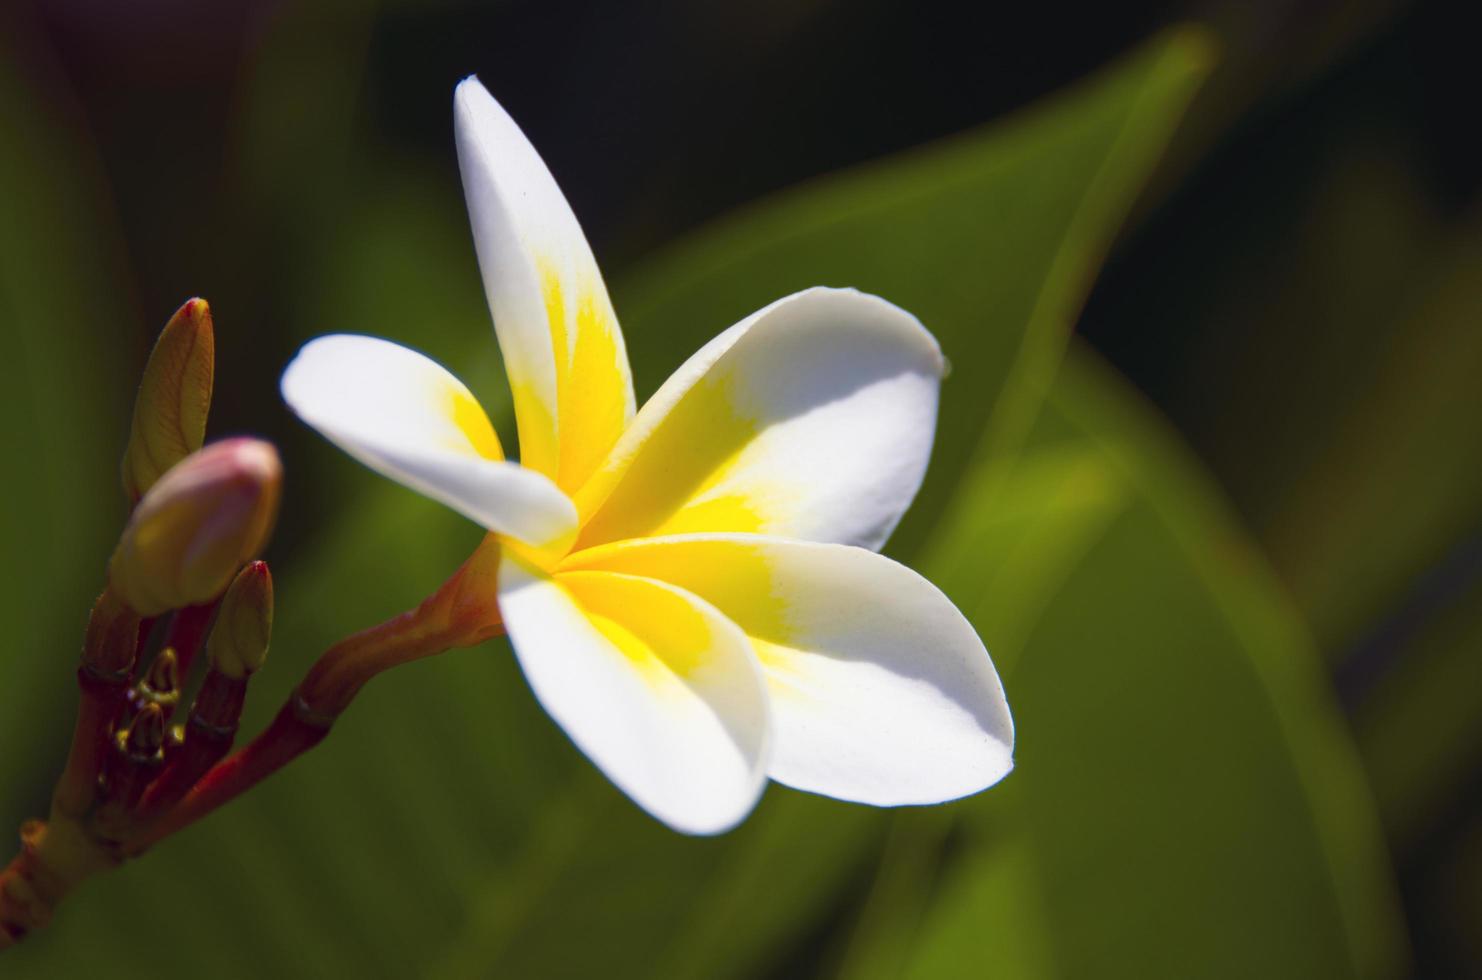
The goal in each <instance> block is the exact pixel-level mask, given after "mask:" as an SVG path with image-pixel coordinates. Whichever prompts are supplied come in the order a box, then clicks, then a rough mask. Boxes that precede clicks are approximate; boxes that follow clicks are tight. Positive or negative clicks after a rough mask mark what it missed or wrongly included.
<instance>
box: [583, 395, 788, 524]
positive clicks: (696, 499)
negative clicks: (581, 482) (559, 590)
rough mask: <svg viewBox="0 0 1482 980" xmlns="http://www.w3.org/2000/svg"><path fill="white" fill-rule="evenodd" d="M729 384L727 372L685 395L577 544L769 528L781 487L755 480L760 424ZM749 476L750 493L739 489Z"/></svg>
mask: <svg viewBox="0 0 1482 980" xmlns="http://www.w3.org/2000/svg"><path fill="white" fill-rule="evenodd" d="M727 388H728V385H727V382H726V379H724V378H707V379H705V380H703V381H701V382H700V383H699V384H697V385H696V386H695V387H694V388H693V389H691V390H690V391H689V392H688V393H686V394H685V396H684V397H683V398H682V399H680V401H679V404H677V405H675V406H674V409H673V410H672V411H671V412H670V413H669V415H668V416H667V417H665V418H664V420H663V421H662V422H660V423H659V425H658V427H657V428H656V429H655V430H654V432H653V434H652V435H651V436H650V437H649V438H648V440H647V441H646V442H645V443H644V445H643V446H642V448H640V449H639V451H638V455H637V457H636V458H635V459H634V460H633V463H632V465H631V466H630V468H629V469H628V471H627V473H625V474H624V475H623V477H622V479H621V480H620V481H619V483H618V485H617V487H616V488H615V489H614V490H613V492H612V493H611V494H610V495H609V496H608V497H607V498H606V499H605V500H603V501H602V503H601V504H600V505H599V506H598V507H597V509H596V512H595V513H593V514H591V515H590V517H589V519H588V520H587V521H586V524H585V526H584V527H583V529H582V533H581V535H580V536H579V537H578V539H577V547H578V548H589V547H593V546H596V545H599V544H602V543H604V542H608V541H617V540H621V539H623V538H637V537H647V536H651V535H659V534H685V533H691V532H706V531H709V532H726V531H730V532H738V533H753V534H754V533H760V532H764V531H765V530H766V529H767V502H768V498H772V499H775V498H776V497H778V496H779V495H780V494H781V492H782V491H781V488H780V487H772V486H765V485H763V483H762V482H761V481H758V480H757V479H756V476H757V471H756V468H755V467H753V466H751V465H750V463H751V460H749V459H748V458H747V450H748V448H750V447H751V445H752V444H753V442H754V441H755V440H756V438H757V435H758V434H759V430H758V425H757V423H756V421H755V420H754V419H751V418H748V417H746V416H744V415H742V414H741V413H740V412H738V411H737V410H736V407H735V406H736V401H735V399H734V398H732V397H731V395H730V394H729V392H728V390H727ZM743 474H744V477H745V479H744V481H742V480H738V479H737V477H738V476H741V475H743ZM743 482H744V486H745V489H744V492H741V491H737V490H736V489H733V488H732V487H733V485H734V484H736V483H743ZM584 516H586V515H584Z"/></svg>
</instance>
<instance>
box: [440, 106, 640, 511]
mask: <svg viewBox="0 0 1482 980" xmlns="http://www.w3.org/2000/svg"><path fill="white" fill-rule="evenodd" d="M454 125H455V128H456V130H457V143H458V165H459V169H460V170H461V171H462V173H463V189H464V194H465V196H466V197H467V199H468V214H469V219H470V221H471V222H472V224H473V238H474V246H475V248H476V249H477V251H478V257H479V268H480V269H481V270H482V272H483V277H484V291H485V293H486V294H487V296H488V299H489V311H490V312H491V313H492V314H493V316H494V329H495V331H496V332H497V333H498V335H499V346H500V348H501V349H502V351H503V353H504V363H505V369H506V371H507V372H508V374H509V383H510V389H511V391H512V393H513V396H514V404H515V415H516V419H517V421H518V423H519V427H520V462H521V463H522V464H524V465H525V466H527V467H530V468H531V469H535V470H538V471H539V472H541V473H544V474H546V475H547V476H549V477H551V478H552V479H553V480H555V481H556V483H557V484H558V485H559V486H560V487H561V488H562V489H563V490H566V491H568V492H570V491H573V490H575V489H576V488H577V487H579V486H580V485H581V484H582V482H584V481H585V480H586V478H587V477H588V476H589V475H590V474H591V472H592V470H593V469H594V468H595V467H596V466H597V464H598V463H599V462H601V461H602V459H603V458H604V457H605V456H606V454H607V452H608V450H609V449H611V448H612V445H613V443H614V442H616V441H617V438H618V436H619V435H620V434H621V433H622V431H623V429H624V428H625V427H626V426H627V424H628V421H629V420H630V419H631V418H632V417H633V381H632V376H631V374H630V372H629V368H628V355H627V352H626V350H625V348H624V346H623V335H622V331H621V330H620V329H619V328H618V322H617V317H616V316H614V315H613V311H612V302H611V301H610V300H609V299H608V296H607V287H606V286H605V285H604V284H603V282H602V274H601V273H600V272H599V271H598V269H597V262H596V260H595V259H594V258H593V257H592V250H591V247H590V246H588V245H587V240H586V237H585V236H584V235H583V234H582V230H581V226H580V225H578V224H577V221H576V216H575V215H573V214H572V213H571V206H570V205H568V204H567V203H566V198H565V197H564V196H563V195H562V193H561V189H560V188H559V187H557V186H556V181H555V179H554V178H553V177H552V176H551V173H550V171H549V170H547V169H546V165H545V163H544V161H542V160H541V159H540V155H539V154H538V153H536V152H535V148H534V147H533V146H531V145H530V141H529V140H528V139H526V138H525V134H524V133H522V132H521V131H520V128H519V127H518V126H516V125H515V123H514V120H512V119H510V117H509V114H508V113H506V112H505V111H504V109H503V107H501V106H500V105H499V103H497V102H495V101H494V99H493V98H492V97H491V96H490V95H489V93H488V92H487V91H486V90H485V89H484V87H483V85H481V84H480V83H479V81H478V79H476V78H468V79H465V80H464V81H463V82H462V84H460V85H459V86H458V91H457V94H456V95H455V97H454Z"/></svg>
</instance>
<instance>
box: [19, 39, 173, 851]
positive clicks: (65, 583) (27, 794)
mask: <svg viewBox="0 0 1482 980" xmlns="http://www.w3.org/2000/svg"><path fill="white" fill-rule="evenodd" d="M28 40H32V37H31V34H30V32H29V31H28V30H27V29H25V26H24V23H23V22H21V21H20V18H19V17H17V18H16V19H15V22H12V21H11V18H10V17H9V15H0V132H3V133H4V136H3V137H0V187H3V188H5V207H4V220H0V330H3V336H4V339H5V351H6V376H5V383H4V384H0V418H3V419H4V430H5V452H4V470H3V485H4V488H5V489H4V498H5V506H4V507H3V508H0V555H4V558H5V568H4V569H3V570H0V622H3V623H5V624H6V637H7V640H6V645H5V651H4V653H0V746H9V747H14V746H21V745H35V744H38V743H39V744H46V745H53V746H57V749H56V751H55V753H44V752H37V753H32V752H17V751H4V752H0V826H3V827H4V828H6V830H7V832H8V831H9V829H11V828H14V827H15V826H17V825H18V823H19V821H20V820H22V819H24V818H26V817H29V816H32V815H33V813H34V811H35V810H36V809H38V808H40V807H44V806H45V804H46V801H47V800H48V799H49V792H50V780H51V779H52V778H54V777H55V770H56V769H58V768H59V767H60V765H61V762H62V760H63V759H64V758H65V752H66V749H65V745H66V739H67V738H68V737H70V730H71V729H70V726H71V719H72V711H73V710H74V708H73V705H74V704H75V696H76V695H75V692H76V687H75V684H74V682H73V678H72V672H73V670H74V669H75V667H76V663H77V654H78V651H79V649H80V645H81V640H82V627H83V625H84V624H85V623H86V622H87V611H88V609H89V607H90V606H91V605H92V601H93V599H94V598H96V596H97V593H98V591H99V590H100V589H101V588H102V584H103V569H104V565H105V563H106V562H107V560H108V553H109V551H110V550H111V548H112V544H113V540H114V536H115V535H116V534H117V532H118V529H119V528H120V527H121V526H122V521H123V517H124V514H125V509H124V503H123V497H122V491H121V490H120V488H119V476H118V459H119V457H120V455H121V454H122V452H123V442H124V438H125V436H126V435H127V429H128V418H129V415H128V412H129V410H130V408H131V407H132V404H131V401H130V399H131V397H132V394H133V389H134V387H135V386H136V385H137V384H138V378H137V375H134V376H132V377H131V375H133V372H134V371H136V370H138V369H140V368H142V366H143V356H144V353H145V352H144V351H135V350H132V349H131V347H132V345H133V341H134V340H135V338H136V337H138V336H139V331H138V330H137V328H136V327H135V325H134V323H133V322H131V316H132V310H133V304H132V302H131V297H130V295H129V292H128V289H127V288H126V286H125V283H126V277H125V275H124V269H123V263H122V260H121V254H120V249H119V240H118V235H117V229H116V228H115V227H113V225H112V223H111V218H112V210H111V207H110V205H109V203H108V202H107V200H106V197H105V195H104V192H103V187H102V182H101V180H100V178H99V174H98V173H97V172H96V163H95V161H94V160H93V159H92V157H91V148H90V147H89V146H88V145H87V143H86V142H85V141H84V139H83V138H82V132H83V130H82V127H81V125H80V122H79V120H78V118H77V117H76V115H75V114H74V113H72V112H71V111H69V109H70V105H69V103H68V102H67V101H66V99H65V98H64V97H63V96H62V93H60V92H58V91H56V86H57V85H58V82H57V79H56V78H55V77H54V76H52V75H51V74H50V73H49V72H47V71H46V69H47V68H48V67H49V66H48V65H47V63H46V62H45V61H44V57H43V52H44V49H42V48H38V47H37V46H34V45H29V44H27V41H28ZM23 53H24V55H25V56H24V57H23V56H22V55H23ZM181 298H182V299H184V298H185V297H181ZM168 312H169V311H164V313H163V314H162V316H161V320H160V325H161V326H163V325H164V316H165V315H168Z"/></svg>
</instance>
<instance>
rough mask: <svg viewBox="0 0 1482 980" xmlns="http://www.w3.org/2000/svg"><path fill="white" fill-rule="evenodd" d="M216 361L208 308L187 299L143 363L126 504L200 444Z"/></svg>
mask: <svg viewBox="0 0 1482 980" xmlns="http://www.w3.org/2000/svg"><path fill="white" fill-rule="evenodd" d="M215 360H216V338H215V335H214V333H213V331H212V328H211V308H210V307H209V306H207V305H206V301H205V300H203V299H192V300H188V301H187V302H186V304H185V305H184V306H182V307H180V309H178V310H176V311H175V315H174V316H172V317H171V318H170V322H169V323H167V324H165V329H164V330H163V331H161V332H160V336H159V340H157V341H156V342H155V345H154V350H153V352H151V353H150V355H149V361H148V363H147V364H145V366H144V378H143V380H142V381H141V382H140V384H139V396H138V398H137V399H136V400H135V402H134V421H133V423H132V425H131V426H130V428H129V445H128V448H127V449H125V450H124V456H123V466H122V471H123V472H122V475H123V488H124V494H125V495H127V496H128V498H129V501H130V502H131V503H133V502H136V501H138V500H139V498H140V497H142V496H144V494H145V493H146V492H147V491H148V490H149V488H150V487H152V486H154V484H155V482H156V481H157V480H159V478H160V477H161V476H163V475H164V474H165V472H166V471H168V470H169V469H170V467H172V466H174V465H175V464H176V463H178V462H180V461H181V460H182V459H184V458H185V457H186V456H188V455H190V454H191V453H193V452H195V451H196V450H197V449H200V448H201V443H202V442H203V441H204V440H205V437H206V413H207V412H208V411H209V410H210V408H211V386H212V383H213V374H214V365H215Z"/></svg>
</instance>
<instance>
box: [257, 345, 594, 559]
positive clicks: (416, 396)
mask: <svg viewBox="0 0 1482 980" xmlns="http://www.w3.org/2000/svg"><path fill="white" fill-rule="evenodd" d="M282 390H283V398H284V400H285V401H287V402H288V405H289V407H290V408H292V409H293V410H294V412H295V413H297V414H298V417H299V418H301V419H303V420H304V421H305V422H307V423H308V424H309V425H311V426H313V427H314V428H315V429H317V430H319V432H320V433H322V434H323V435H324V436H325V437H327V438H328V439H329V440H330V441H332V442H334V443H335V444H336V445H337V446H339V447H340V448H341V449H343V450H345V452H347V453H349V454H350V455H351V456H354V457H355V458H356V459H358V460H360V461H361V462H362V463H364V464H365V465H367V466H369V467H370V468H371V469H373V470H376V471H377V472H378V473H381V474H382V475H384V476H389V477H390V478H391V479H393V480H395V481H397V482H398V483H402V484H404V485H406V486H408V487H411V488H412V489H413V490H417V491H419V492H421V493H423V494H426V495H427V496H429V497H431V498H432V499H434V500H437V501H440V502H442V503H444V504H447V505H448V506H449V507H452V508H453V509H454V510H456V511H458V512H459V513H460V514H463V515H464V516H466V517H468V518H470V519H471V520H474V521H477V522H478V523H480V524H482V525H483V526H484V527H486V528H488V529H489V530H491V531H498V532H499V533H501V534H507V535H510V536H511V537H514V538H517V539H519V540H521V541H525V542H527V543H529V544H532V545H537V546H541V545H549V544H551V543H553V542H554V543H557V545H559V543H560V542H562V541H563V540H570V537H571V534H572V532H573V530H574V529H575V526H576V509H575V507H574V506H573V505H572V503H571V500H570V498H568V497H567V496H566V495H565V494H563V493H562V492H561V491H560V490H559V489H557V488H556V486H555V485H554V484H553V483H552V482H551V481H550V480H549V479H547V478H546V477H544V476H541V475H540V474H539V473H535V472H532V471H530V470H527V469H524V468H522V467H520V466H517V465H515V464H514V463H509V462H505V461H504V458H503V454H502V452H501V451H500V448H499V439H498V437H497V436H495V434H494V427H493V426H492V425H491V424H490V423H489V417H488V416H487V415H485V414H484V410H483V409H482V408H481V407H480V406H479V403H478V402H477V401H476V400H475V399H474V397H473V395H472V394H471V393H470V392H469V390H468V389H467V388H465V387H464V386H463V384H462V382H460V381H459V380H458V379H457V378H455V377H453V375H451V374H449V373H448V372H447V371H446V370H445V369H444V368H442V367H441V366H440V365H438V364H437V363H436V362H434V361H432V360H430V359H429V358H427V357H424V356H423V355H421V354H419V353H417V352H416V351H413V350H410V349H408V348H406V347H402V346H400V345H399V344H393V343H391V342H390V341H386V340H378V339H376V338H374V337H360V336H354V335H350V334H336V335H332V336H328V337H320V338H319V339H317V340H313V341H310V342H309V343H308V344H306V345H304V348H303V349H302V350H301V351H299V353H298V356H297V357H295V358H294V359H293V362H292V363H291V364H289V365H288V368H287V369H286V370H285V371H284V372H283V381H282Z"/></svg>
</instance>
